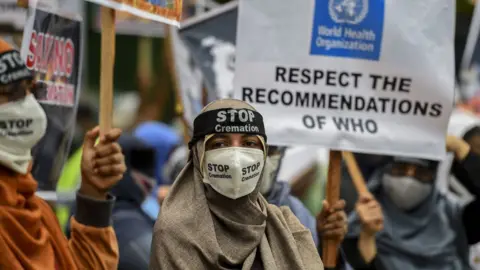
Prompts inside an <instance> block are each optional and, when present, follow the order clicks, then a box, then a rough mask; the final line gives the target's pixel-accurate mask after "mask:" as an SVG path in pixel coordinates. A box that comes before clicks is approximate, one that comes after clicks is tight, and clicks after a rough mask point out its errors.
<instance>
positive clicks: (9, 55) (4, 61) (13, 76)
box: [0, 50, 33, 85]
mask: <svg viewBox="0 0 480 270" xmlns="http://www.w3.org/2000/svg"><path fill="white" fill-rule="evenodd" d="M26 79H33V74H32V72H31V71H30V70H29V69H28V68H27V66H26V65H25V63H24V62H23V60H22V58H21V57H20V53H19V52H18V51H16V50H9V51H6V52H3V53H0V85H8V84H11V83H15V82H19V81H21V80H26Z"/></svg>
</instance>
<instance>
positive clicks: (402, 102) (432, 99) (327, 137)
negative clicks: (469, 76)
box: [234, 0, 455, 159]
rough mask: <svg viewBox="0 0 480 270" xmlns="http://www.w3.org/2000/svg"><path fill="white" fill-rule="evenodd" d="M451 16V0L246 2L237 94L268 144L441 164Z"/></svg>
mask: <svg viewBox="0 0 480 270" xmlns="http://www.w3.org/2000/svg"><path fill="white" fill-rule="evenodd" d="M454 15H455V8H454V2H452V1H450V0H424V1H418V0H402V1H384V0H304V1H295V2H294V3H293V2H292V1H288V0H262V1H258V0H242V1H240V4H239V15H238V16H239V19H238V29H237V51H236V74H235V80H234V86H235V94H234V96H235V98H238V99H241V100H244V101H246V102H248V103H250V104H252V105H253V106H254V107H255V108H256V109H257V110H258V111H259V112H260V113H261V114H262V115H263V116H264V121H265V123H266V131H267V135H268V140H269V143H271V144H276V145H292V144H296V145H298V144H304V145H318V146H323V147H328V148H330V149H337V150H348V151H357V152H369V153H377V154H391V155H404V156H416V157H424V158H431V159H441V158H442V157H443V156H445V134H446V130H447V124H448V118H449V115H450V112H451V110H452V107H453V97H454V54H453V52H454V50H453V36H454ZM439 18H441V19H439Z"/></svg>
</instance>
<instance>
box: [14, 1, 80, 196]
mask: <svg viewBox="0 0 480 270" xmlns="http://www.w3.org/2000/svg"><path fill="white" fill-rule="evenodd" d="M31 11H32V13H31V15H30V17H29V21H32V22H33V23H32V24H27V26H26V27H25V30H24V40H23V44H22V52H23V53H24V55H23V56H24V58H25V61H26V65H27V68H29V69H30V70H32V71H34V72H35V80H36V81H38V82H43V83H44V84H45V85H46V94H45V96H44V97H43V98H41V99H39V100H38V101H39V103H40V105H41V106H42V108H43V109H44V110H45V113H46V115H47V118H48V123H47V131H46V133H45V136H43V138H42V140H40V142H39V143H38V144H37V145H36V146H35V147H34V149H33V150H32V156H33V160H34V162H33V168H32V174H33V176H34V177H35V179H36V180H37V181H38V182H39V189H42V190H55V187H56V181H57V180H58V178H59V176H60V173H61V170H62V168H63V164H64V161H65V159H66V157H67V154H68V150H69V146H70V143H71V140H72V138H73V132H74V128H75V122H76V113H77V105H78V98H79V97H80V82H81V69H82V56H81V55H80V54H81V48H80V44H81V29H82V23H83V21H82V19H81V17H75V18H73V17H67V16H64V15H62V14H61V13H57V12H53V11H47V10H42V9H38V8H37V9H31Z"/></svg>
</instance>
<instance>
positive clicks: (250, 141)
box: [243, 137, 261, 148]
mask: <svg viewBox="0 0 480 270" xmlns="http://www.w3.org/2000/svg"><path fill="white" fill-rule="evenodd" d="M243 147H248V148H260V147H261V145H260V141H259V139H258V138H257V137H246V138H244V140H243Z"/></svg>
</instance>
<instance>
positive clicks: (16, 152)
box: [0, 40, 125, 269]
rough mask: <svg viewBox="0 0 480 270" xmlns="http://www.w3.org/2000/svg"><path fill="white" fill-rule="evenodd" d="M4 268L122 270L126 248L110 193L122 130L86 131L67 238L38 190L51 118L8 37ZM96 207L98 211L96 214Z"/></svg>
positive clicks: (3, 100)
mask: <svg viewBox="0 0 480 270" xmlns="http://www.w3.org/2000/svg"><path fill="white" fill-rule="evenodd" d="M0 64H1V67H2V68H1V69H0V118H1V119H2V120H1V121H0V123H2V125H1V126H0V128H2V132H1V134H2V136H1V141H0V144H1V150H0V164H1V166H0V219H1V222H0V268H1V269H115V268H116V267H117V262H118V245H117V240H116V238H115V233H114V231H113V229H112V227H111V226H110V218H111V210H112V207H113V202H114V198H113V197H112V196H111V195H109V194H108V190H109V188H110V187H111V186H113V185H114V184H116V183H117V182H118V181H119V180H120V179H121V178H122V175H123V173H124V172H125V164H124V161H123V155H122V153H121V149H120V147H119V145H118V144H117V143H116V141H117V139H118V137H119V136H120V133H121V131H120V130H118V129H113V130H111V131H109V132H108V133H106V134H105V136H101V137H100V141H99V143H98V144H97V145H95V142H96V140H97V137H98V136H99V129H98V128H95V129H93V130H91V131H89V132H87V134H86V135H85V139H84V147H83V157H82V164H81V168H82V184H81V187H80V190H79V191H78V193H77V214H76V216H75V217H73V218H72V238H71V240H70V241H67V240H66V238H65V236H64V235H63V234H62V230H61V228H60V226H59V224H58V222H57V220H56V218H55V214H54V213H53V212H52V210H51V208H50V207H49V205H48V204H47V203H46V202H45V201H43V200H42V199H40V198H39V197H37V196H36V195H35V191H36V189H37V183H36V181H35V180H34V179H33V177H32V175H31V174H30V169H31V167H32V164H31V163H32V162H31V161H32V160H31V159H32V157H31V148H32V147H33V146H34V145H35V144H36V143H37V142H38V141H39V140H40V139H41V138H42V137H43V136H44V134H45V130H46V125H47V119H46V115H45V112H44V111H43V109H42V107H41V106H40V105H39V104H38V102H37V101H36V99H35V97H34V95H36V94H41V93H42V92H41V91H39V90H40V89H38V88H37V87H36V84H33V83H32V80H33V76H32V74H31V73H30V71H29V70H28V69H27V68H26V66H25V65H24V63H23V60H22V59H21V57H20V53H19V52H18V51H16V50H13V49H12V47H11V46H10V45H9V44H7V43H6V42H5V41H3V40H0ZM92 209H95V211H92Z"/></svg>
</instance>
